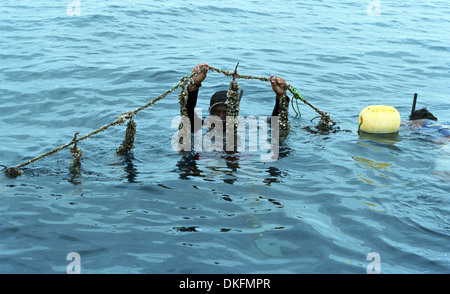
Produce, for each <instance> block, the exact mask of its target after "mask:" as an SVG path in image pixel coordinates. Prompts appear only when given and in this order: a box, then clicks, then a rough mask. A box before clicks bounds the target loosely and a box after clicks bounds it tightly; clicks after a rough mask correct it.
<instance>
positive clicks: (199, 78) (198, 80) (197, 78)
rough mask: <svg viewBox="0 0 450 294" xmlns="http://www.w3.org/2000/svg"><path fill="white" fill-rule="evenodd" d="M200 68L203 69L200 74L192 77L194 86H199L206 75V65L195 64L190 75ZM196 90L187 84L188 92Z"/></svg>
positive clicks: (196, 88)
mask: <svg viewBox="0 0 450 294" xmlns="http://www.w3.org/2000/svg"><path fill="white" fill-rule="evenodd" d="M202 66H203V67H204V69H203V70H202V71H201V72H199V73H198V74H197V75H196V76H194V77H192V80H193V81H194V84H195V85H201V84H202V82H203V81H204V80H205V78H206V74H207V73H208V69H209V67H208V64H206V63H202V64H197V65H196V66H195V67H194V69H193V70H192V73H195V72H197V71H198V70H199V69H200V68H201V67H202ZM196 90H198V87H195V86H194V85H192V84H189V91H196Z"/></svg>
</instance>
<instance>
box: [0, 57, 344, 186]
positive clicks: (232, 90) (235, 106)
mask: <svg viewBox="0 0 450 294" xmlns="http://www.w3.org/2000/svg"><path fill="white" fill-rule="evenodd" d="M238 65H239V63H238V64H237V65H236V68H235V70H234V71H226V70H221V69H218V68H215V67H212V66H208V69H209V70H211V71H215V72H218V73H222V74H224V75H225V76H232V77H233V80H232V81H231V82H230V87H229V89H228V95H227V96H229V98H231V99H232V100H233V99H234V100H233V101H232V102H233V103H232V104H231V106H232V107H231V110H230V114H232V115H233V116H236V115H238V114H239V98H238V97H239V95H238V94H236V93H238V91H239V85H238V84H237V82H236V79H246V80H250V79H254V80H260V81H265V82H270V81H271V80H272V79H271V78H267V77H263V76H259V77H257V76H250V75H241V74H239V73H238V72H237V67H238ZM204 69H205V66H202V67H200V69H198V70H197V71H195V72H193V73H191V75H189V76H185V77H183V78H181V79H180V81H179V82H178V84H176V85H174V86H173V87H172V88H170V89H169V90H167V91H166V92H164V93H163V94H161V95H160V96H158V97H157V98H155V99H153V100H151V101H150V102H148V103H147V104H145V105H143V106H141V107H139V108H137V109H135V110H134V111H127V112H125V113H122V114H120V115H119V118H118V119H117V120H115V121H113V122H111V123H109V124H107V125H104V126H102V127H100V128H99V129H96V130H94V131H92V132H90V133H89V134H87V135H85V136H82V137H79V138H78V134H79V133H76V134H75V135H74V138H73V139H72V141H71V142H69V143H67V144H64V145H62V146H60V147H58V148H55V149H53V150H51V151H49V152H47V153H44V154H41V155H39V156H37V157H34V158H32V159H30V160H28V161H26V162H24V163H21V164H19V165H16V166H12V167H5V166H3V167H5V169H4V172H5V174H6V175H7V176H8V177H10V178H16V177H18V176H20V175H21V174H22V171H21V170H20V168H23V167H25V166H27V165H29V164H31V163H33V162H36V161H38V160H40V159H42V158H45V157H47V156H50V155H53V154H55V153H57V152H59V151H61V150H63V149H65V148H68V147H70V146H72V145H74V146H73V147H72V148H71V150H70V151H71V154H72V156H73V159H74V164H76V165H79V164H80V161H81V156H82V155H83V152H82V151H81V149H79V148H78V147H77V143H78V142H80V141H83V140H86V139H88V138H90V137H92V136H94V135H97V134H99V133H102V132H104V131H106V130H107V129H109V128H110V127H113V126H116V125H120V124H123V123H124V122H126V121H127V120H129V123H128V125H127V130H126V135H125V139H124V141H123V143H122V144H121V146H120V147H119V149H118V150H117V151H116V153H117V154H118V155H124V154H127V153H129V152H130V151H131V149H132V148H133V143H134V136H135V134H136V123H135V122H134V121H133V117H134V116H136V115H137V114H138V113H139V112H140V111H142V110H144V109H146V108H148V107H150V106H153V105H154V104H155V103H156V102H158V101H159V100H161V99H163V98H164V97H166V96H167V95H169V94H170V93H172V92H173V91H175V90H176V89H178V88H180V87H181V88H182V90H181V93H180V95H179V99H180V101H179V102H180V111H181V114H182V115H186V116H187V112H186V110H185V109H186V103H187V95H188V94H187V89H186V88H187V85H188V83H189V82H191V81H192V78H193V77H194V76H196V75H198V74H199V73H200V72H201V71H203V70H204ZM286 88H287V90H289V91H290V92H291V93H292V94H293V95H294V97H293V99H295V100H296V101H297V104H298V100H301V101H302V102H303V103H305V104H307V105H308V106H310V107H311V108H313V109H314V110H315V111H316V112H317V113H318V114H319V115H320V116H321V120H320V122H319V124H318V127H317V128H318V129H319V130H321V131H326V130H330V129H331V127H332V126H334V125H335V124H336V123H335V122H334V121H333V120H332V119H331V118H330V116H329V115H328V114H327V113H326V112H323V111H321V110H319V109H317V108H316V107H314V106H313V105H311V104H310V103H309V102H308V101H306V100H305V99H304V98H303V97H302V96H301V95H300V94H299V92H298V90H297V89H296V88H294V87H292V86H291V85H286ZM283 98H287V96H286V95H284V97H283ZM235 100H237V101H235ZM282 100H284V99H282ZM280 102H281V103H280V110H284V112H283V111H280V116H282V115H283V116H286V118H285V119H286V120H287V108H288V107H289V105H288V104H287V106H286V102H287V99H285V100H284V102H283V101H280ZM292 102H293V101H292ZM292 105H293V104H292ZM284 108H286V109H284ZM297 109H298V105H297ZM294 111H295V112H296V114H297V115H298V114H299V113H300V112H299V111H297V110H295V108H294ZM287 123H289V122H288V121H287ZM330 123H331V126H330V125H329V124H330ZM283 127H288V126H282V128H283Z"/></svg>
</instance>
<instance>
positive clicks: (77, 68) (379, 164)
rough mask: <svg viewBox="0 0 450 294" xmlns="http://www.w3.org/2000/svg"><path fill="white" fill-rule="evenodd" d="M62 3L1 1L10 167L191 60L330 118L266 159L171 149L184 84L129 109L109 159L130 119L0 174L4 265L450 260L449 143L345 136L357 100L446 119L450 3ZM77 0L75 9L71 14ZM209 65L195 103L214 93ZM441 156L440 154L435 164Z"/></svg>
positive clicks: (256, 107)
mask: <svg viewBox="0 0 450 294" xmlns="http://www.w3.org/2000/svg"><path fill="white" fill-rule="evenodd" d="M73 3H75V2H72V1H71V0H67V1H61V0H47V1H31V0H22V1H11V0H2V1H1V3H0V32H1V34H0V58H1V63H0V99H1V103H0V122H1V124H0V136H1V138H2V140H1V142H0V164H1V165H5V166H14V165H17V164H20V163H22V162H25V161H27V160H29V159H31V158H33V157H35V156H37V155H40V154H42V153H44V152H47V151H49V150H51V149H53V148H55V147H58V146H60V145H63V144H65V143H68V142H70V141H71V140H72V138H73V136H74V133H75V132H80V135H85V134H87V133H89V132H91V131H92V130H94V129H97V128H99V127H101V126H103V125H105V124H108V123H110V122H112V121H114V120H116V119H117V118H118V115H119V114H121V113H123V112H125V111H127V110H134V109H136V108H138V107H140V106H142V105H144V104H145V103H147V102H149V101H151V100H152V99H154V98H156V97H157V96H159V95H160V94H162V93H164V92H165V91H166V90H168V89H170V88H171V87H172V86H174V85H176V84H177V83H178V81H179V80H180V78H181V77H183V76H185V75H188V74H190V72H191V70H192V68H193V67H194V66H195V65H196V64H198V63H201V62H206V63H208V64H210V65H211V66H214V67H217V68H221V69H225V70H233V69H234V67H235V66H236V63H237V62H239V63H240V64H239V72H240V73H241V74H249V75H256V76H270V75H271V74H273V75H278V76H281V77H283V78H285V79H286V80H287V82H288V83H290V84H292V85H294V86H296V87H297V88H299V89H300V92H301V93H302V95H303V96H304V97H305V98H306V99H307V100H308V101H309V102H310V103H312V104H313V105H315V106H316V107H318V108H319V109H321V110H323V111H326V112H328V113H329V114H330V116H331V117H332V118H333V119H335V120H336V121H337V122H338V126H339V127H340V128H341V129H343V130H351V132H338V133H336V134H329V135H326V136H321V135H317V134H311V133H310V132H308V131H307V130H305V127H307V126H310V127H313V126H314V125H315V124H316V123H317V119H316V120H313V119H314V118H315V117H316V113H315V112H314V111H313V110H312V109H311V108H309V107H308V106H306V105H303V104H301V105H300V107H301V110H302V116H301V117H296V116H295V113H294V112H293V111H292V109H291V111H290V120H291V133H290V136H289V137H288V139H287V141H286V145H285V146H284V148H283V152H282V156H280V158H279V159H278V160H277V161H274V162H261V161H260V160H259V157H255V156H251V154H250V155H249V154H247V153H245V152H243V153H242V154H239V155H238V156H236V157H233V158H230V157H226V156H224V155H223V154H221V153H219V152H202V153H201V156H200V157H199V159H198V160H195V161H193V162H191V161H189V162H186V161H184V160H183V157H182V155H180V154H179V153H178V152H176V151H174V150H173V149H172V147H171V137H172V135H173V134H174V133H175V130H176V128H174V127H172V124H171V123H172V120H173V119H174V117H176V116H177V115H178V114H179V104H178V97H177V94H178V91H176V92H175V93H172V94H170V95H169V96H167V97H166V98H164V99H163V100H161V101H159V102H158V103H156V104H155V105H154V106H152V107H150V108H148V109H146V110H144V111H142V112H140V113H139V114H138V115H137V116H136V118H135V121H136V124H137V134H136V142H135V149H134V150H133V152H132V154H131V155H129V156H117V155H116V154H115V150H116V149H117V147H118V146H119V145H120V143H121V142H122V140H123V136H124V133H125V126H124V125H122V126H116V127H113V128H110V129H108V130H107V131H106V132H103V133H101V134H99V135H97V136H95V137H91V138H89V139H88V140H86V141H83V142H80V143H79V144H78V147H80V148H81V149H82V150H83V153H84V155H83V157H82V166H81V169H73V168H72V163H71V159H72V158H71V155H70V152H69V151H68V150H67V149H66V150H63V151H61V152H59V153H57V154H55V155H53V156H50V157H47V158H45V159H42V160H40V161H38V162H36V163H33V164H31V165H29V166H27V167H26V168H24V169H23V170H24V174H23V175H22V176H20V177H18V178H16V179H9V178H7V177H6V176H5V175H4V174H3V173H2V174H1V175H0V239H1V242H0V272H1V273H66V270H67V266H68V265H69V263H70V261H68V260H66V257H67V255H68V254H69V253H70V252H77V253H78V254H79V255H80V257H81V273H237V274H239V273H366V272H367V268H368V267H369V265H370V264H371V262H372V259H371V258H369V260H368V259H367V257H368V255H369V254H370V253H372V252H375V253H376V254H378V256H379V261H380V262H379V267H378V268H379V269H380V271H381V273H385V274H393V273H449V272H450V256H449V254H450V250H449V249H450V246H449V244H450V242H449V241H450V231H449V229H450V218H449V207H450V206H449V204H450V200H449V194H450V193H449V192H450V187H449V179H450V176H449V174H448V169H447V173H445V171H444V172H442V171H441V170H439V168H441V167H442V166H444V168H445V166H446V162H447V163H448V156H449V153H448V151H447V150H448V149H445V147H443V146H442V145H439V144H434V143H432V142H429V140H426V139H425V138H423V137H421V136H420V134H418V133H417V132H415V131H414V130H411V129H410V128H409V127H407V126H405V125H402V126H401V128H400V132H399V134H398V135H397V136H393V137H390V138H379V137H367V136H363V135H361V136H360V135H358V132H357V128H358V125H357V124H358V114H359V112H360V111H361V110H362V109H363V108H364V107H366V106H368V105H372V104H386V105H391V106H394V107H396V108H397V109H398V110H399V112H400V114H401V117H402V119H403V120H407V118H408V114H409V112H410V110H411V104H412V98H413V95H414V93H418V105H417V107H420V108H421V107H428V109H429V110H430V111H432V112H433V114H434V115H435V116H436V117H438V118H439V119H440V120H442V121H445V120H447V121H448V120H449V119H450V117H449V114H448V109H449V100H448V93H449V92H450V86H449V85H450V83H449V80H450V79H449V77H450V70H449V68H450V35H449V34H448V31H449V29H450V18H449V15H450V3H449V2H448V1H440V0H431V1H406V2H405V1H392V0H381V1H379V6H378V7H375V8H376V9H373V10H371V9H369V10H368V7H369V8H370V5H371V4H372V3H374V2H372V1H370V0H364V1H346V0H343V1H342V0H341V1H337V0H330V1H320V0H315V1H312V0H306V1H291V0H286V1H272V2H270V1H269V2H267V1H235V0H231V1H217V0H212V1H211V0H209V1H195V2H194V1H181V0H165V1H164V0H161V1H144V0H121V1H118V0H110V1H92V0H81V1H80V6H79V8H80V10H79V11H77V10H76V9H75V10H73V11H72V10H69V11H68V10H67V7H68V6H69V7H70V6H71V5H72V4H73ZM73 14H75V15H73ZM229 81H230V78H229V77H225V76H223V75H222V74H219V73H216V72H209V73H208V77H207V79H206V80H205V81H204V83H203V87H202V88H201V89H200V95H199V96H200V97H199V102H198V106H199V107H201V108H203V109H204V111H206V109H207V108H208V106H209V97H210V96H211V95H212V93H214V92H215V91H217V90H222V89H226V88H227V86H228V83H229ZM239 84H240V87H241V89H243V90H244V91H245V93H244V96H243V99H242V103H241V114H242V115H246V116H249V115H256V116H259V115H270V113H271V110H272V108H273V105H274V102H275V96H274V93H273V92H272V90H271V87H270V85H269V84H268V83H265V82H261V81H255V80H239ZM447 167H448V165H447Z"/></svg>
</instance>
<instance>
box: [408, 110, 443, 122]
mask: <svg viewBox="0 0 450 294" xmlns="http://www.w3.org/2000/svg"><path fill="white" fill-rule="evenodd" d="M419 119H430V120H434V121H437V120H438V119H437V117H435V116H434V115H433V114H432V113H431V112H429V111H428V110H427V109H426V108H422V109H419V110H416V111H414V112H413V113H411V115H410V116H409V120H419Z"/></svg>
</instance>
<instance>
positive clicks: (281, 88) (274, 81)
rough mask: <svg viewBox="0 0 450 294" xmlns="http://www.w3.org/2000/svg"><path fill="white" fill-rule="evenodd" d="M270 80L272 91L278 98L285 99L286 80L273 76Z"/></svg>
mask: <svg viewBox="0 0 450 294" xmlns="http://www.w3.org/2000/svg"><path fill="white" fill-rule="evenodd" d="M270 79H271V81H270V84H271V85H272V90H273V91H274V92H275V94H277V98H281V97H283V95H285V94H286V80H285V79H282V78H280V77H278V76H276V77H275V78H274V77H273V75H271V76H270Z"/></svg>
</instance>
